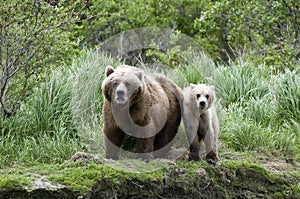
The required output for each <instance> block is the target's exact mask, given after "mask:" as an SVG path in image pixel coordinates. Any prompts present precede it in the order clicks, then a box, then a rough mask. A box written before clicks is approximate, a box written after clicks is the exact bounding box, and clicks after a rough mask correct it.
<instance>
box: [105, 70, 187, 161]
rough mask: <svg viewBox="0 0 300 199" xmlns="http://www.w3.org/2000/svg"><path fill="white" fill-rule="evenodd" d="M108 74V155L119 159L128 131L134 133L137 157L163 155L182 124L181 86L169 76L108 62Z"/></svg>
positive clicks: (106, 140)
mask: <svg viewBox="0 0 300 199" xmlns="http://www.w3.org/2000/svg"><path fill="white" fill-rule="evenodd" d="M105 76H106V78H105V79H104V80H103V82H102V92H103V95H104V104H103V109H102V114H103V119H104V126H103V131H104V135H105V136H104V141H105V147H106V158H112V159H118V153H119V149H120V147H121V146H122V144H123V143H124V137H125V134H128V135H130V136H132V137H135V139H136V147H135V149H136V153H137V154H138V157H140V158H142V159H144V160H150V159H152V158H153V157H159V158H162V157H164V156H165V155H166V153H167V152H168V151H169V149H170V147H171V141H172V140H173V138H174V137H175V135H176V133H177V131H178V127H179V125H180V121H181V106H182V103H183V95H182V91H181V89H180V88H179V87H177V86H176V84H175V83H174V82H172V81H171V80H170V79H168V78H167V77H166V76H163V75H161V74H146V73H145V72H144V71H143V70H141V69H139V68H136V67H133V66H127V65H122V66H119V67H117V68H116V69H114V68H112V67H111V66H107V67H106V69H105Z"/></svg>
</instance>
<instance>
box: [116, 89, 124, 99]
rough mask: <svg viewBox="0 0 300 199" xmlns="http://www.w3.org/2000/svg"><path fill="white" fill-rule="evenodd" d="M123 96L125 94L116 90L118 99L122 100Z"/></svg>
mask: <svg viewBox="0 0 300 199" xmlns="http://www.w3.org/2000/svg"><path fill="white" fill-rule="evenodd" d="M124 94H125V92H124V91H123V90H118V91H117V96H118V98H123V96H124Z"/></svg>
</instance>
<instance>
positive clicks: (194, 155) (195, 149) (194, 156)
mask: <svg viewBox="0 0 300 199" xmlns="http://www.w3.org/2000/svg"><path fill="white" fill-rule="evenodd" d="M199 151H200V141H199V137H198V135H196V136H195V138H194V140H193V142H192V143H191V145H190V154H189V161H199Z"/></svg>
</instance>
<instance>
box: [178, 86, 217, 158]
mask: <svg viewBox="0 0 300 199" xmlns="http://www.w3.org/2000/svg"><path fill="white" fill-rule="evenodd" d="M214 90H215V89H214V86H211V85H206V84H197V85H195V84H190V86H189V87H187V88H185V89H184V90H183V95H184V102H183V124H184V130H185V133H186V135H187V137H188V141H189V144H190V154H189V160H195V161H198V160H199V151H200V142H201V141H204V143H205V147H206V160H207V162H209V163H211V164H215V163H216V161H218V160H219V157H218V152H217V140H218V136H219V120H218V117H217V114H216V109H215V106H214V101H215V91H214Z"/></svg>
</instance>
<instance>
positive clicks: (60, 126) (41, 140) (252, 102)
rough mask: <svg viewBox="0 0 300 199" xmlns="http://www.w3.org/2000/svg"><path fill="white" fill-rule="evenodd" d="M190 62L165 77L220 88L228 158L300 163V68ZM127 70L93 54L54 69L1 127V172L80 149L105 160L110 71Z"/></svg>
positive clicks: (203, 57)
mask: <svg viewBox="0 0 300 199" xmlns="http://www.w3.org/2000/svg"><path fill="white" fill-rule="evenodd" d="M187 63H188V64H187V65H186V67H185V68H178V69H168V70H166V71H164V72H165V75H167V76H169V77H170V78H171V79H173V80H174V81H175V82H176V83H177V84H178V85H179V86H180V87H185V86H187V85H188V83H190V82H193V83H209V84H213V85H215V88H216V94H217V97H218V98H217V107H218V113H219V118H220V120H221V132H220V144H221V145H222V148H221V149H222V150H223V151H220V154H221V157H222V152H226V151H228V150H229V151H237V152H247V151H251V152H263V153H267V154H270V153H271V154H275V155H280V156H284V157H286V158H288V159H292V160H295V161H300V159H299V157H300V144H299V143H300V135H299V134H300V130H299V129H300V102H299V99H300V88H299V82H300V74H299V71H300V69H299V67H300V66H298V67H296V70H294V71H286V72H285V73H284V74H280V75H278V76H271V73H270V72H269V71H268V70H267V69H266V68H265V67H264V66H263V65H261V66H255V65H253V64H251V63H243V62H240V63H232V64H231V65H230V66H223V65H218V66H216V65H215V64H214V63H213V62H212V61H211V60H210V58H209V57H208V56H206V55H205V54H201V53H200V54H194V55H193V56H191V58H188V62H187ZM119 64H120V61H119V60H115V59H112V58H110V57H109V56H106V55H105V54H102V53H99V52H94V51H87V52H86V53H85V54H84V55H82V56H81V57H79V58H78V59H75V60H74V62H73V64H72V65H71V66H69V67H65V68H62V69H60V70H56V71H54V72H53V74H51V75H50V76H49V78H48V79H47V81H46V82H44V83H43V84H41V85H40V87H38V88H36V90H35V92H34V94H33V95H31V96H30V97H29V98H28V99H27V100H26V102H25V103H24V104H22V106H21V109H20V111H19V112H18V114H17V115H16V116H14V117H11V118H7V119H4V120H3V121H1V124H0V167H1V166H2V165H11V164H13V163H15V162H17V163H26V164H32V163H35V162H45V163H59V162H63V161H65V160H67V159H69V158H70V157H71V156H72V155H73V154H74V153H75V152H76V151H79V150H84V151H88V152H92V153H97V154H99V155H103V153H104V145H103V133H102V124H103V121H102V120H103V118H102V115H101V109H102V103H103V97H102V92H101V82H102V80H103V78H104V69H105V66H107V65H112V66H118V65H119ZM145 70H146V69H145ZM180 131H181V132H180V133H181V134H182V133H183V132H182V131H183V130H182V128H180ZM178 139H185V137H184V136H179V138H178ZM185 141H186V140H179V141H178V143H181V142H182V143H185ZM223 146H224V147H223ZM225 150H226V151H225Z"/></svg>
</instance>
